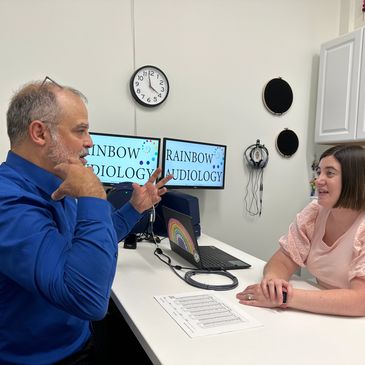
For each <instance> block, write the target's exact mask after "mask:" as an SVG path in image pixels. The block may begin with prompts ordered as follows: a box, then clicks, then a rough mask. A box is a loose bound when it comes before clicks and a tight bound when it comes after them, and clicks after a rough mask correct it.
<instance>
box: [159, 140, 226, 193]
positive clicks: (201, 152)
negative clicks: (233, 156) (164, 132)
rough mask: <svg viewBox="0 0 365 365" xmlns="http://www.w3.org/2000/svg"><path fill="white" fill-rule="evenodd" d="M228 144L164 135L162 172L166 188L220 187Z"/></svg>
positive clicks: (223, 177)
mask: <svg viewBox="0 0 365 365" xmlns="http://www.w3.org/2000/svg"><path fill="white" fill-rule="evenodd" d="M226 151H227V146H224V145H219V144H212V143H205V142H196V141H185V140H181V139H173V138H164V139H163V152H162V170H163V171H162V175H163V176H167V175H169V174H173V175H174V177H173V178H172V179H171V180H170V181H169V182H168V183H167V184H166V186H167V187H169V188H195V189H223V188H224V179H225V169H226Z"/></svg>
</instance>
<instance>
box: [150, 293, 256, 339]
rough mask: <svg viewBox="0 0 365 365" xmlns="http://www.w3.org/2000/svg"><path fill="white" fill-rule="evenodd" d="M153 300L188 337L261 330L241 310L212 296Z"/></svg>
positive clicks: (212, 294)
mask: <svg viewBox="0 0 365 365" xmlns="http://www.w3.org/2000/svg"><path fill="white" fill-rule="evenodd" d="M154 298H155V299H156V300H157V301H158V302H159V303H160V305H161V306H162V307H163V308H164V309H165V310H166V312H167V313H168V314H169V315H170V316H171V317H172V318H173V319H174V320H175V321H176V322H177V323H178V324H179V326H180V327H181V328H182V329H183V330H184V331H185V332H186V333H187V334H188V335H189V336H190V337H197V336H206V335H214V334H219V333H223V332H232V331H238V330H242V329H247V328H253V327H260V326H262V324H261V323H260V322H258V321H257V320H256V319H254V318H252V317H251V316H250V315H249V314H247V313H245V312H244V311H243V310H242V309H241V308H239V307H237V308H235V307H234V306H233V305H231V304H228V303H227V302H226V301H225V300H224V299H223V298H221V297H219V296H218V295H217V294H215V293H204V294H202V293H201V292H192V293H184V294H174V295H159V296H155V297H154Z"/></svg>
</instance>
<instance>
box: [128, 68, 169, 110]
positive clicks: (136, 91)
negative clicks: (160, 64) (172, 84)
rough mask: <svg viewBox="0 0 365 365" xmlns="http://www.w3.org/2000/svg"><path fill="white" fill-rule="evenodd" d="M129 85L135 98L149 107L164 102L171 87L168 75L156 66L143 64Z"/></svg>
mask: <svg viewBox="0 0 365 365" xmlns="http://www.w3.org/2000/svg"><path fill="white" fill-rule="evenodd" d="M129 86H130V90H131V93H132V96H133V97H134V99H135V100H136V101H137V102H138V103H139V104H141V105H143V106H147V107H154V106H157V105H160V104H161V103H163V102H164V101H165V100H166V98H167V96H168V94H169V89H170V88H169V81H168V80H167V77H166V75H165V74H164V73H163V72H162V71H161V70H160V69H159V68H157V67H155V66H142V67H140V68H139V69H138V70H136V71H135V72H134V73H133V75H132V77H131V80H130V84H129Z"/></svg>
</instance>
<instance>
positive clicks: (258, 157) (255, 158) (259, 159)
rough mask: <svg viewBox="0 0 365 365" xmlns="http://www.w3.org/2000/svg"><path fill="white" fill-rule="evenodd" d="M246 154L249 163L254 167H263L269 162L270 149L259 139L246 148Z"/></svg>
mask: <svg viewBox="0 0 365 365" xmlns="http://www.w3.org/2000/svg"><path fill="white" fill-rule="evenodd" d="M244 156H245V159H246V161H247V163H248V165H249V166H251V167H253V168H254V169H263V168H264V167H265V166H266V165H267V163H268V162H269V151H268V150H267V148H266V147H265V145H264V144H260V140H259V139H258V140H256V143H255V144H252V145H250V146H248V147H247V148H246V150H245V153H244Z"/></svg>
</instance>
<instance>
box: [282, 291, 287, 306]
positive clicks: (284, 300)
mask: <svg viewBox="0 0 365 365" xmlns="http://www.w3.org/2000/svg"><path fill="white" fill-rule="evenodd" d="M286 297H287V292H286V291H283V304H286Z"/></svg>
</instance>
